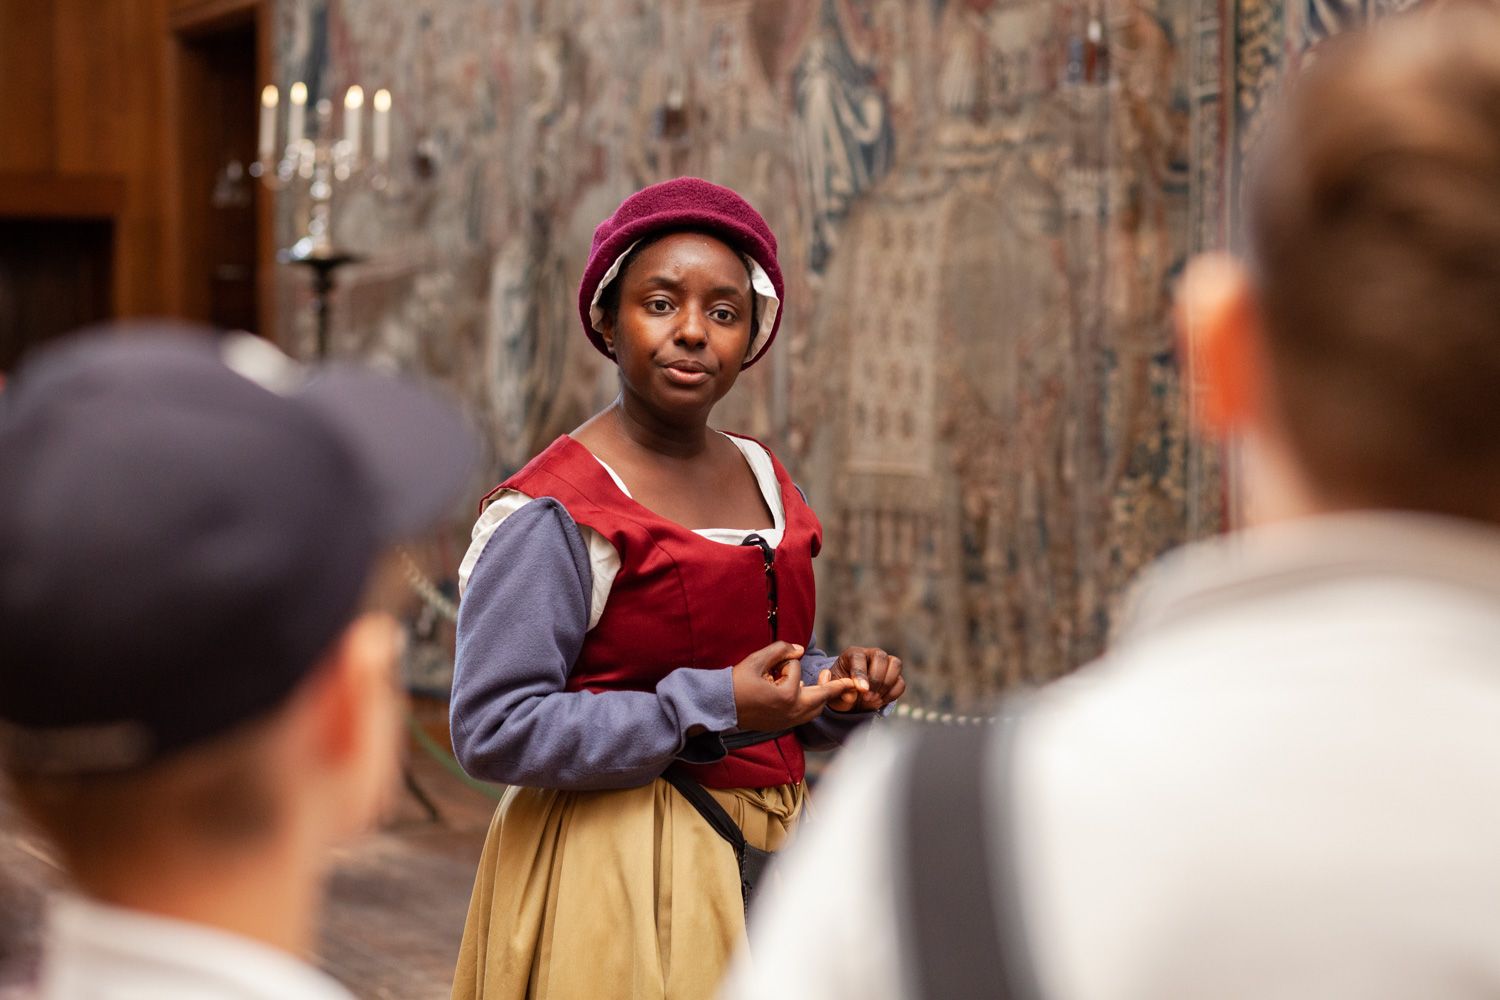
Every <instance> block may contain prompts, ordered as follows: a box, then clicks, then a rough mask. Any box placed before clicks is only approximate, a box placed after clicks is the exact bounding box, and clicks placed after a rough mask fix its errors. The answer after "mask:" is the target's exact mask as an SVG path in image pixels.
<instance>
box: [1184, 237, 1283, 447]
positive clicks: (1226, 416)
mask: <svg viewBox="0 0 1500 1000" xmlns="http://www.w3.org/2000/svg"><path fill="white" fill-rule="evenodd" d="M1174 312H1175V317H1176V326H1177V339H1178V356H1179V361H1180V364H1181V365H1182V368H1183V370H1184V372H1185V373H1186V375H1187V379H1188V383H1189V386H1188V391H1189V393H1190V394H1191V399H1192V404H1193V410H1194V415H1195V416H1196V418H1197V419H1198V420H1199V421H1201V422H1202V424H1203V426H1204V427H1205V428H1206V429H1207V430H1208V431H1209V432H1210V433H1212V434H1214V435H1215V436H1218V437H1225V436H1228V435H1232V434H1234V433H1235V432H1236V431H1239V430H1242V429H1243V428H1244V427H1245V426H1246V425H1247V424H1250V423H1253V422H1255V421H1256V420H1257V419H1258V418H1259V417H1260V416H1261V414H1260V413H1259V412H1258V407H1259V406H1260V403H1261V400H1262V398H1263V397H1262V393H1261V391H1260V390H1261V387H1262V386H1263V385H1264V384H1265V376H1266V373H1265V372H1264V371H1263V368H1264V366H1265V352H1264V350H1263V349H1262V348H1263V344H1262V342H1261V337H1262V331H1261V324H1260V319H1259V312H1258V310H1257V308H1256V305H1255V298H1254V294H1253V290H1252V286H1251V283H1250V276H1249V274H1248V272H1247V271H1246V270H1245V267H1244V265H1242V264H1240V263H1239V262H1238V261H1236V260H1234V259H1232V258H1230V257H1228V256H1227V255H1224V254H1206V255H1204V256H1201V257H1198V258H1197V259H1195V260H1193V261H1192V262H1191V263H1190V264H1189V265H1188V268H1187V272H1186V273H1185V274H1184V275H1183V278H1182V282H1181V283H1180V284H1179V286H1178V289H1177V304H1176V308H1175V310H1174Z"/></svg>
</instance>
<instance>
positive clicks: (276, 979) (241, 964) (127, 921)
mask: <svg viewBox="0 0 1500 1000" xmlns="http://www.w3.org/2000/svg"><path fill="white" fill-rule="evenodd" d="M45 947H46V952H45V956H44V958H43V961H42V970H41V982H40V986H39V991H38V994H37V996H38V998H39V1000H353V996H352V994H350V993H349V991H348V990H345V989H344V988H343V987H342V986H340V985H339V984H338V983H336V982H334V981H333V980H332V979H330V978H329V977H328V976H327V975H325V974H324V973H322V972H319V971H318V970H317V969H315V968H313V967H312V966H310V965H307V964H306V963H304V962H301V961H299V960H298V959H296V958H294V957H293V956H291V955H289V954H287V953H286V952H284V951H281V950H279V949H276V948H272V947H271V946H269V945H265V944H261V943H260V942H258V941H252V940H250V939H249V938H245V937H241V936H239V935H237V934H231V933H229V932H228V931H221V930H215V929H214V928H212V927H207V926H204V925H202V924H192V923H186V922H184V921H181V920H171V919H168V918H166V917H158V916H153V915H151V914H147V913H141V912H138V911H135V910H126V909H121V908H119V907H116V906H107V905H105V904H102V903H96V902H91V901H88V900H83V899H76V898H59V899H57V900H55V901H54V903H53V906H52V910H51V914H50V917H49V922H48V934H47V937H46V945H45Z"/></svg>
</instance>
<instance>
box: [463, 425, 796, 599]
mask: <svg viewBox="0 0 1500 1000" xmlns="http://www.w3.org/2000/svg"><path fill="white" fill-rule="evenodd" d="M724 436H725V437H726V438H728V439H729V440H730V441H731V442H732V443H733V444H734V446H735V447H736V448H738V449H739V450H740V453H741V454H742V455H744V456H745V461H746V462H747V463H748V464H749V466H750V471H751V472H752V473H754V474H755V484H756V485H757V486H759V487H760V495H761V498H762V499H764V500H765V502H766V507H767V508H768V509H769V510H770V511H771V519H772V522H773V525H774V526H773V527H770V528H699V529H698V530H696V531H694V532H693V533H694V534H695V535H702V536H703V537H704V538H707V539H708V540H709V541H711V542H720V543H722V544H724V545H739V544H741V543H742V542H744V540H745V538H746V536H748V535H750V534H752V533H753V534H757V535H759V536H760V537H761V538H764V539H765V540H766V544H767V545H769V546H771V548H773V549H774V548H776V547H777V546H779V545H780V544H781V537H782V535H783V534H785V532H786V506H785V505H784V504H783V503H782V502H781V482H780V481H779V480H778V479H777V478H776V467H775V466H774V465H772V464H771V453H770V452H768V451H766V449H765V448H763V447H761V446H760V445H759V444H757V443H756V442H754V441H751V440H749V439H747V438H742V437H734V436H733V435H730V434H726V435H724ZM594 461H596V462H598V463H599V464H600V465H602V466H604V471H605V472H607V473H609V478H610V479H612V480H613V481H614V484H615V485H616V486H618V487H619V488H620V492H621V493H624V494H625V495H626V496H627V497H629V496H630V490H629V489H628V488H627V487H626V486H625V482H624V480H622V479H621V478H620V477H619V475H617V474H616V473H615V470H614V469H611V468H610V467H609V466H608V465H607V464H606V463H605V462H604V460H603V459H601V458H599V457H598V456H597V455H596V456H594ZM533 499H534V498H533V497H530V496H528V495H527V494H525V493H522V492H521V491H520V490H502V491H501V492H500V493H499V494H497V495H496V496H495V499H493V500H491V501H490V503H489V506H487V507H485V509H484V513H482V514H480V515H479V520H478V521H475V522H474V530H473V532H472V533H471V536H470V542H469V549H468V551H467V552H465V553H464V558H463V561H462V562H461V563H459V566H458V592H459V594H460V595H462V594H463V592H464V588H465V587H467V586H468V583H469V574H471V573H472V572H474V567H475V566H476V565H477V564H478V562H479V557H480V555H481V554H483V552H484V548H485V546H486V545H488V544H489V541H490V537H491V536H492V535H494V533H495V529H496V528H498V527H500V525H501V524H502V523H504V521H505V519H506V518H507V517H509V516H510V515H512V514H514V513H515V512H516V511H518V510H520V509H521V508H522V507H524V506H526V505H527V504H529V503H531V501H532V500H533ZM632 499H633V498H632ZM578 532H579V534H580V535H582V536H583V541H584V544H585V545H587V546H588V550H589V573H590V576H591V577H592V580H593V592H592V599H591V601H590V607H589V628H590V629H592V628H593V627H594V626H595V625H598V624H599V618H600V616H602V615H603V614H604V605H605V602H607V601H608V600H609V592H610V590H611V589H612V588H613V587H614V585H615V576H616V575H617V574H618V573H619V572H620V553H619V552H617V551H616V550H615V547H614V546H613V545H611V544H610V543H609V542H608V541H607V540H606V539H605V537H604V536H603V535H601V534H599V532H597V531H595V530H594V529H593V528H589V527H585V526H584V525H581V524H580V525H579V526H578Z"/></svg>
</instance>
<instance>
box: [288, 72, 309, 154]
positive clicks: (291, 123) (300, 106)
mask: <svg viewBox="0 0 1500 1000" xmlns="http://www.w3.org/2000/svg"><path fill="white" fill-rule="evenodd" d="M306 120H307V84H305V83H303V82H302V81H301V80H298V81H297V82H296V83H294V84H292V107H291V110H290V111H288V112H287V115H286V144H287V145H288V146H295V145H297V144H298V143H299V142H301V141H302V130H303V125H304V123H305V122H306Z"/></svg>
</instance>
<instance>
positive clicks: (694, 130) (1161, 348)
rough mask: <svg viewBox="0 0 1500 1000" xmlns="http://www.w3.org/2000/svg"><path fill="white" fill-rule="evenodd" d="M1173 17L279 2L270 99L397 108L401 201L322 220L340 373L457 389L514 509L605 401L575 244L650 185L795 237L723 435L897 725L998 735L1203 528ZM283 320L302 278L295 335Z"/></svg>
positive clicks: (1171, 7) (609, 373) (699, 0)
mask: <svg viewBox="0 0 1500 1000" xmlns="http://www.w3.org/2000/svg"><path fill="white" fill-rule="evenodd" d="M1193 16H1194V5H1193V2H1192V0H1110V2H1108V3H1104V4H1096V5H1082V4H1077V3H1073V2H1071V0H1068V2H1065V0H1008V2H998V0H947V2H944V0H660V2H649V3H648V2H644V0H607V2H598V0H529V2H525V3H522V2H508V0H503V2H495V0H441V2H439V0H428V2H414V0H283V3H282V5H281V8H280V15H279V26H278V27H279V32H278V56H279V65H278V74H279V76H280V78H281V81H282V82H283V83H289V82H290V81H291V80H293V79H303V80H306V81H308V82H309V86H310V87H311V88H312V89H313V90H314V95H315V96H318V95H327V94H339V93H342V88H343V87H345V86H347V85H348V84H349V83H353V82H359V83H361V84H362V85H364V87H365V88H366V90H370V89H372V88H374V87H388V88H389V89H390V90H391V91H392V93H393V94H395V95H396V98H397V99H396V110H395V114H396V116H397V120H396V125H395V135H394V147H395V150H396V154H395V160H396V163H395V166H394V168H393V170H392V171H391V183H390V186H389V187H388V188H387V189H386V190H385V191H383V192H376V191H372V190H358V191H356V193H353V194H350V195H348V196H347V197H344V198H343V199H342V201H341V203H340V204H339V205H338V206H337V217H336V227H337V228H336V235H337V237H338V239H339V241H340V242H341V243H343V244H345V245H347V246H349V247H351V248H353V249H356V250H358V251H360V252H361V253H364V254H366V255H367V256H368V259H367V260H366V262H364V263H362V264H360V265H357V266H356V267H355V268H353V269H351V270H350V271H349V272H347V274H348V280H347V282H346V283H345V286H344V290H343V291H342V293H341V295H340V299H339V302H338V305H337V313H336V317H335V346H336V349H337V350H339V351H344V352H348V353H360V354H364V355H368V356H372V357H377V358H381V359H384V360H385V361H387V362H389V363H391V364H394V365H397V366H399V367H404V368H408V369H413V370H420V371H424V372H428V373H431V374H432V375H435V376H437V377H439V378H441V379H444V380H446V381H447V382H448V383H450V384H451V385H452V386H453V387H454V389H455V390H456V391H457V392H459V393H460V394H461V396H462V397H463V399H464V400H465V401H466V402H467V403H468V405H469V407H470V408H471V411H472V412H473V414H474V415H475V417H476V419H478V420H479V421H480V422H481V423H482V424H483V425H484V426H485V427H486V428H487V429H488V431H489V435H490V440H491V445H492V454H491V461H490V470H489V471H490V478H491V479H494V480H498V479H499V478H500V477H501V476H503V475H504V474H505V473H506V472H507V471H509V470H512V469H514V468H516V467H518V466H519V465H521V464H522V463H524V462H525V461H526V460H527V458H528V457H530V456H531V455H532V454H534V453H536V452H537V451H538V450H540V449H541V448H543V447H545V446H546V444H547V443H548V442H550V441H551V440H552V439H553V438H554V437H555V436H556V435H558V434H560V433H564V432H566V431H568V430H571V429H572V428H573V427H575V426H577V425H578V424H579V423H580V422H582V421H583V420H584V419H586V418H587V417H588V416H589V415H590V414H592V413H593V412H594V411H595V410H596V409H598V408H599V407H601V406H602V405H604V404H606V403H607V402H608V401H609V400H610V399H611V398H613V396H614V394H615V391H616V387H615V384H614V375H613V370H612V369H611V368H609V367H608V366H607V362H606V361H605V359H603V358H602V357H600V356H599V355H598V354H597V353H596V352H594V351H593V350H592V348H590V347H589V345H588V344H587V342H586V341H585V340H584V338H583V337H582V336H581V334H580V331H579V330H578V329H577V323H578V321H577V314H576V311H575V307H574V297H575V293H576V288H577V282H578V279H579V276H580V275H581V273H582V270H583V265H584V261H585V259H586V257H587V252H588V247H589V240H590V236H591V234H592V231H593V227H594V226H595V224H597V223H598V222H599V221H600V220H601V219H603V218H604V217H605V216H607V215H608V214H609V213H610V212H611V211H612V210H613V209H614V207H615V206H616V205H617V204H618V203H619V201H620V200H621V199H622V198H623V197H625V196H626V195H627V194H629V193H630V192H631V191H633V190H636V189H638V188H640V187H641V186H644V185H646V184H650V183H653V182H655V181H658V180H662V179H665V178H668V177H671V176H675V175H680V174H694V175H698V176H702V177H706V178H708V179H710V180H713V181H716V182H718V183H722V184H727V185H729V186H731V187H733V188H735V189H736V190H738V191H739V192H740V193H742V194H743V195H744V196H745V197H746V198H748V199H749V200H750V201H751V202H752V203H753V204H754V205H755V206H756V207H757V208H758V209H759V210H760V211H761V212H762V213H763V214H764V215H765V216H766V218H767V220H768V221H769V223H770V224H771V226H772V228H773V229H774V230H775V231H776V233H777V235H778V237H779V239H780V242H781V253H782V260H781V264H782V270H783V272H784V273H785V275H786V278H787V301H786V304H785V310H786V311H785V320H784V326H783V331H784V332H783V336H782V339H781V340H780V342H779V343H778V346H777V348H776V349H775V350H774V351H773V352H772V355H771V359H772V360H771V361H770V363H768V364H763V365H760V366H757V367H756V368H755V369H752V370H751V371H750V372H748V373H747V375H746V378H745V379H744V380H742V382H741V384H740V385H739V387H737V388H736V390H735V392H734V393H733V394H732V395H731V397H730V398H729V399H727V400H726V401H725V403H724V404H722V408H721V411H720V412H719V414H718V415H717V418H718V419H717V422H718V424H719V425H720V426H722V427H725V428H726V429H733V430H737V431H742V432H745V433H749V434H752V435H755V436H757V437H759V438H761V439H763V440H765V441H766V442H767V443H768V444H769V445H770V446H771V447H772V448H773V449H775V450H776V451H777V453H778V454H779V455H780V456H781V457H782V458H783V460H784V461H786V463H787V464H788V466H789V467H790V468H791V469H792V471H793V474H794V476H795V478H797V480H798V481H799V482H800V483H801V484H802V485H803V486H804V488H805V489H806V490H807V492H808V494H809V497H810V498H811V500H812V502H813V505H814V508H815V509H816V510H817V512H818V514H819V515H820V517H821V518H822V520H823V523H824V526H825V529H826V541H825V546H824V549H823V554H822V556H821V557H820V558H819V560H818V564H819V565H818V571H819V597H820V616H819V619H820V632H821V636H820V638H821V639H822V640H823V642H824V643H825V645H839V646H841V645H844V644H852V643H860V644H871V645H882V646H885V647H886V648H888V649H891V650H893V651H895V652H897V653H899V654H900V655H901V656H902V657H903V658H904V659H905V661H906V663H907V664H908V671H909V676H910V677H911V680H912V689H913V690H912V699H913V700H914V701H916V702H918V703H920V704H923V705H926V706H929V707H941V708H955V709H958V710H968V709H971V708H974V707H978V706H982V705H984V704H987V703H988V702H990V701H991V700H992V699H993V698H994V697H995V695H996V694H997V693H998V692H1000V691H1001V690H1002V689H1004V688H1005V687H1006V686H1008V685H1011V684H1014V683H1017V682H1021V681H1040V680H1044V679H1047V678H1050V677H1054V676H1056V675H1058V674H1060V673H1062V672H1065V671H1067V670H1069V669H1071V668H1073V667H1075V666H1077V665H1078V664H1080V663H1081V662H1084V661H1085V660H1087V659H1089V658H1090V657H1092V656H1094V655H1095V654H1097V653H1098V651H1099V650H1100V649H1101V648H1102V645H1103V643H1104V641H1105V639H1106V637H1107V634H1108V630H1109V628H1110V624H1111V622H1112V621H1113V620H1114V618H1115V617H1116V613H1117V611H1118V609H1119V607H1120V604H1121V601H1122V599H1123V595H1124V594H1125V592H1126V590H1127V588H1128V586H1129V584H1130V582H1131V580H1132V579H1133V578H1134V576H1135V575H1136V573H1137V571H1138V570H1139V569H1140V568H1141V567H1142V566H1143V565H1144V564H1146V563H1147V562H1149V561H1150V560H1151V559H1152V558H1154V557H1155V556H1156V555H1157V554H1159V553H1160V552H1162V551H1163V550H1165V549H1167V548H1169V547H1171V546H1174V545H1176V544H1178V543H1180V542H1182V541H1184V540H1186V539H1188V538H1189V537H1192V536H1195V535H1199V534H1203V533H1206V532H1209V531H1213V530H1216V528H1217V527H1218V525H1219V519H1220V515H1219V511H1220V509H1221V507H1222V490H1221V488H1220V486H1219V483H1218V481H1217V477H1216V476H1215V475H1207V476H1205V475H1202V474H1201V472H1202V463H1201V461H1200V456H1199V454H1198V453H1197V452H1196V451H1195V449H1194V447H1193V446H1192V444H1191V442H1190V435H1189V429H1188V426H1187V417H1186V412H1185V407H1184V405H1183V398H1182V397H1183V385H1182V378H1181V376H1180V373H1179V370H1178V366H1177V364H1176V362H1175V361H1174V357H1173V350H1172V336H1171V331H1170V327H1169V322H1168V304H1169V296H1170V291H1171V283H1172V281H1173V279H1174V277H1175V276H1176V275H1177V274H1178V272H1179V271H1180V268H1181V266H1182V264H1183V262H1184V259H1185V256H1186V254H1187V253H1188V251H1189V249H1190V248H1191V247H1193V246H1194V245H1196V244H1195V241H1194V239H1193V238H1192V236H1191V233H1190V228H1191V222H1190V220H1191V218H1192V212H1193V208H1192V194H1191V190H1190V189H1191V188H1192V187H1193V184H1192V183H1190V177H1189V175H1190V168H1189V140H1190V132H1191V129H1190V118H1191V116H1190V114H1189V91H1190V89H1191V88H1190V87H1189V83H1188V81H1189V76H1190V67H1189V66H1188V60H1187V55H1188V52H1187V43H1186V41H1185V40H1186V39H1188V38H1190V37H1191V33H1192V30H1193V29H1194V27H1195V25H1194V24H1193ZM282 225H283V234H282V235H283V236H289V235H290V228H291V226H292V225H293V216H292V209H291V208H290V207H287V209H286V215H285V217H284V218H283V220H282ZM300 301H301V299H300V293H299V292H298V290H297V287H296V286H295V284H294V282H293V280H292V279H291V278H290V277H289V278H288V279H287V282H286V287H285V289H284V294H283V309H284V312H285V314H286V316H287V317H288V323H289V324H291V323H292V322H293V318H294V317H295V315H296V313H297V310H298V308H299V304H300ZM1195 470H1197V471H1196V472H1195ZM460 550H461V538H459V537H455V539H454V541H453V544H452V546H451V550H450V553H449V554H448V556H446V557H445V558H446V559H447V560H448V565H447V566H443V567H439V566H437V565H434V567H433V568H434V569H435V570H437V569H446V570H449V571H451V569H452V563H453V562H455V561H456V554H457V552H458V551H460Z"/></svg>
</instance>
